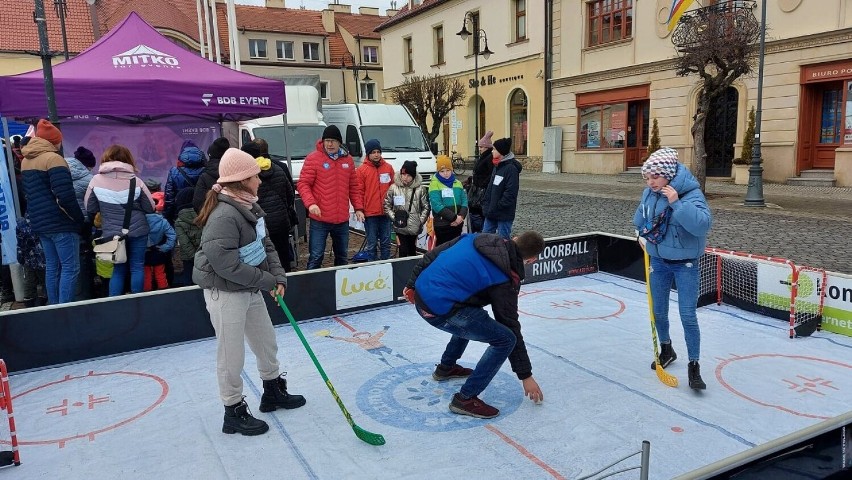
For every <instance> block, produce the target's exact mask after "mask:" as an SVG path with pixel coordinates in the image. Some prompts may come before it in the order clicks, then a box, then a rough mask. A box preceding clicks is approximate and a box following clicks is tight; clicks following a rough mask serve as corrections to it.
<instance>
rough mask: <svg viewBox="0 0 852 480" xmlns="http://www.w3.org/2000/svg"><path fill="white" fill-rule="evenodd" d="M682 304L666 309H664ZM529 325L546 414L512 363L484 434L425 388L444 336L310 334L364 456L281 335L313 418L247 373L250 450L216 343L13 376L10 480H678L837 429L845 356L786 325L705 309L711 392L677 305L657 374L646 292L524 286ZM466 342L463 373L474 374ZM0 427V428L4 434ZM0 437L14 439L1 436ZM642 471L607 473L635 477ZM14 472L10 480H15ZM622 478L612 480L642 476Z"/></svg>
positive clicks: (361, 324)
mask: <svg viewBox="0 0 852 480" xmlns="http://www.w3.org/2000/svg"><path fill="white" fill-rule="evenodd" d="M673 298H676V294H673ZM519 307H520V310H521V313H520V315H521V322H522V324H523V334H524V338H525V341H526V345H527V349H528V351H529V355H530V358H531V360H532V364H533V373H534V376H535V378H536V380H537V381H538V382H539V384H540V385H541V388H542V390H543V391H544V395H545V400H544V402H543V403H542V404H541V405H535V404H533V403H532V402H531V401H529V400H528V399H525V398H524V396H523V389H522V387H521V383H520V381H519V380H518V379H517V377H516V376H515V375H514V374H513V373H512V371H511V368H510V366H509V365H508V363H507V364H506V365H504V367H503V369H502V370H501V371H500V372H499V373H498V375H497V376H496V377H495V379H494V382H493V383H492V384H491V385H490V386H489V388H488V389H486V390H485V392H483V394H482V395H481V397H482V398H483V400H485V401H487V402H489V403H492V404H494V405H495V406H497V407H498V408H500V409H501V411H502V414H501V415H500V416H499V417H497V418H495V419H492V420H478V419H473V418H470V417H464V416H458V415H455V414H452V413H450V412H449V411H448V409H447V404H448V403H449V400H450V398H451V396H452V394H453V393H455V392H456V391H458V388H459V386H460V385H461V383H462V381H461V380H453V381H449V382H444V383H439V382H436V381H434V380H432V378H431V372H432V370H433V368H434V364H435V363H437V361H438V360H439V358H440V355H441V352H442V351H443V347H444V345H445V344H446V342H447V340H448V336H447V335H446V334H445V333H443V332H441V331H439V330H437V329H434V328H432V327H430V326H429V325H428V324H427V323H425V322H424V321H423V320H422V319H420V318H419V317H418V316H417V315H416V313H415V312H414V310H413V307H411V306H409V305H399V306H393V307H387V308H382V309H377V310H371V311H364V312H358V313H354V314H346V315H344V316H338V317H331V318H323V319H318V320H313V321H309V322H304V323H302V324H301V328H302V330H303V332H304V333H305V335H306V337H307V338H308V340H309V342H310V343H311V346H312V348H313V349H314V351H315V353H316V355H317V357H318V358H319V360H320V362H321V363H322V366H323V368H324V369H325V371H326V372H327V374H328V376H329V378H330V379H331V382H332V383H333V384H334V387H335V389H336V390H337V392H338V393H339V394H340V396H341V399H342V401H343V402H344V403H345V404H346V407H347V408H348V409H349V411H350V412H351V413H352V416H353V418H354V420H355V422H356V423H357V424H358V425H360V426H361V427H363V428H365V429H366V430H369V431H372V432H377V433H381V434H383V435H384V436H385V438H386V440H387V444H386V445H384V446H381V447H374V446H370V445H367V444H366V443H363V442H361V441H360V440H358V439H357V438H356V437H355V435H354V434H353V432H352V429H351V428H350V427H349V425H348V423H346V420H345V419H344V418H343V416H342V415H341V412H340V410H339V409H338V406H337V404H336V403H335V401H334V399H333V398H332V397H331V395H330V394H329V392H328V390H327V388H326V386H325V385H324V384H323V382H322V379H321V378H320V376H319V374H318V373H317V371H316V369H315V368H314V366H313V364H312V362H311V361H310V359H309V357H308V356H307V354H306V352H305V350H304V348H303V347H302V345H301V343H300V342H299V340H298V338H297V337H296V335H295V333H294V332H293V331H292V329H291V328H290V327H289V326H287V325H284V326H280V327H277V328H276V333H277V336H278V343H279V354H278V357H279V359H281V361H282V368H284V369H286V370H287V371H288V375H287V379H288V382H289V385H290V391H291V392H292V393H301V394H303V395H305V397H306V398H307V399H308V403H307V405H306V406H305V407H303V408H301V409H297V410H292V411H278V412H275V413H274V414H264V413H260V412H259V411H258V410H257V405H258V402H259V398H260V393H261V386H260V379H259V378H258V376H257V370H256V365H255V360H254V357H253V355H252V354H251V353H250V352H248V353H247V355H246V367H245V371H244V375H243V379H244V383H245V385H244V393H245V395H246V400H247V401H248V403H249V405H250V407H251V408H252V410H253V411H254V413H255V414H256V415H257V416H258V417H259V418H261V419H264V420H266V421H267V422H269V424H270V427H271V429H270V432H269V433H267V434H265V435H262V436H259V437H242V436H239V435H224V434H222V433H221V431H220V430H221V426H222V406H221V405H220V401H219V398H218V394H217V387H216V376H215V351H216V343H215V340H202V341H197V342H193V343H188V344H183V345H176V346H170V347H164V348H159V349H152V350H148V351H144V352H138V353H132V354H126V355H120V356H115V357H111V358H104V359H98V360H94V361H86V362H82V363H77V364H72V365H65V366H61V367H55V368H49V369H45V370H41V371H32V372H27V373H22V374H19V375H14V376H13V377H12V378H11V387H12V394H13V402H14V411H15V419H16V421H17V431H18V439H19V442H20V443H21V447H20V448H21V460H22V465H21V466H19V467H15V469H14V470H13V471H8V472H4V473H7V474H13V475H16V478H53V477H54V476H55V475H56V474H57V473H58V472H62V477H63V478H70V479H114V478H121V479H122V480H129V479H136V478H139V479H142V478H145V479H148V478H152V476H155V478H167V479H170V478H175V479H177V478H205V479H218V478H233V479H242V478H253V477H261V476H266V475H270V474H271V473H272V472H277V474H278V475H279V476H282V478H287V479H288V480H290V479H293V480H295V479H303V478H304V479H377V478H387V479H397V478H417V479H419V478H424V479H425V478H430V479H444V478H447V479H450V478H494V479H503V478H505V479H516V478H524V479H538V478H541V479H552V478H564V479H575V478H579V477H582V476H585V475H588V474H591V473H592V472H594V471H596V470H599V469H600V468H603V467H605V466H606V465H609V464H610V463H612V462H614V461H615V460H617V459H619V458H622V457H625V456H627V455H629V454H631V453H633V452H638V451H639V449H640V448H641V442H642V441H643V440H648V441H650V444H651V457H650V478H652V479H665V478H672V477H674V476H676V475H680V474H683V473H686V472H689V471H691V470H694V469H696V468H698V467H700V466H703V465H706V464H708V463H711V462H714V461H717V460H720V459H722V458H725V457H727V456H730V455H732V454H735V453H738V452H742V451H744V450H747V449H749V448H751V447H753V446H756V445H759V444H762V443H765V442H767V441H769V440H772V439H775V438H778V437H780V436H783V435H786V434H789V433H791V432H794V431H797V430H800V429H802V428H804V427H807V426H809V425H813V424H816V423H819V422H820V421H822V420H824V419H827V418H830V417H833V416H836V415H839V414H842V413H845V412H846V411H847V410H848V409H849V402H848V398H849V393H848V392H850V391H852V375H850V373H852V339H850V338H847V337H842V336H839V335H835V334H830V333H826V332H817V333H816V334H814V335H813V336H812V337H809V338H798V339H794V340H790V339H788V338H787V325H785V324H784V323H783V322H780V321H778V320H775V319H770V318H766V317H761V316H759V315H755V314H751V313H747V312H744V311H742V310H738V309H735V308H732V307H727V306H721V307H720V306H715V305H712V306H708V307H703V308H701V309H699V321H700V324H701V333H702V345H701V346H702V354H701V359H702V362H701V364H702V374H703V377H704V380H705V381H706V382H707V384H708V388H707V390H706V391H705V392H702V393H696V392H694V391H692V390H690V389H688V388H687V386H686V363H687V362H686V348H685V345H684V342H683V332H682V329H681V327H680V324H679V321H678V317H677V305H676V303H675V302H672V303H671V315H672V320H673V321H672V332H671V333H672V337H673V339H674V347H675V349H676V351H677V353H678V356H679V358H678V360H677V361H676V362H674V363H673V364H672V365H671V366H670V367H669V368H668V369H667V371H668V372H670V373H671V374H673V375H675V376H677V377H678V378H679V380H680V382H681V385H680V387H678V388H676V389H675V388H669V387H666V386H665V385H663V384H662V383H660V381H659V380H658V379H657V377H656V375H655V374H654V372H653V371H652V370H651V369H650V363H651V360H652V351H653V350H652V344H651V331H650V323H649V319H648V306H647V303H646V293H645V286H644V284H643V283H640V282H636V281H633V280H628V279H624V278H622V277H617V276H613V275H609V274H605V273H595V274H590V275H585V276H581V277H572V278H567V279H560V280H553V281H548V282H542V283H536V284H532V285H527V286H525V287H524V288H523V292H522V296H521V298H520V305H519ZM483 350H484V346H483V345H482V344H476V343H472V344H471V345H470V346H469V347H468V351H467V353H466V355H465V356H464V357H463V358H462V361H461V363H462V364H464V365H466V366H471V367H472V366H473V365H474V364H475V362H476V360H477V359H478V358H479V356H480V355H481V354H482V352H483ZM2 429H3V427H0V430H2ZM0 437H1V438H3V439H7V438H8V432H2V435H0ZM638 463H639V458H638V456H634V457H632V458H630V459H628V460H627V461H625V462H623V463H622V464H619V465H618V466H617V467H614V468H613V469H614V470H617V469H621V468H626V467H630V466H636V465H638ZM13 472H14V473H13ZM638 475H639V474H638V471H636V470H633V471H631V472H626V473H622V474H618V475H616V476H614V477H610V478H616V479H635V478H638Z"/></svg>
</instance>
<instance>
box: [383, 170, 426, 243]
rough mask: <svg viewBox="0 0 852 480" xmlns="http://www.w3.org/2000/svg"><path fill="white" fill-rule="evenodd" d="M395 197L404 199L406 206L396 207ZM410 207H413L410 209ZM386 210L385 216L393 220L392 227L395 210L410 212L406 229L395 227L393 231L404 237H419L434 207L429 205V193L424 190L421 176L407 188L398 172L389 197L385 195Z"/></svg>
mask: <svg viewBox="0 0 852 480" xmlns="http://www.w3.org/2000/svg"><path fill="white" fill-rule="evenodd" d="M395 196H401V197H403V198H404V199H405V205H404V206H394V204H393V197H395ZM412 197H414V198H412ZM409 205H410V206H411V208H410V209H409ZM384 210H385V215H387V216H388V218H390V220H391V226H393V217H394V211H395V210H409V212H408V225H407V226H406V227H405V228H396V227H393V229H394V231H395V232H396V233H399V234H402V235H418V234H419V233H420V232H421V231H422V230H423V225H425V224H426V220H427V219H428V218H429V213H430V212H431V211H432V207H431V206H430V205H429V192H427V191H426V189H425V188H423V186H422V183H421V182H420V175H414V177H413V179H412V180H411V185H409V186H405V184H403V183H402V177H401V176H400V175H399V172H397V173H396V175H394V177H393V185H391V187H390V188H389V189H388V193H387V195H385V201H384Z"/></svg>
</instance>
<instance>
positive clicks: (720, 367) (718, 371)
mask: <svg viewBox="0 0 852 480" xmlns="http://www.w3.org/2000/svg"><path fill="white" fill-rule="evenodd" d="M766 358H769V359H772V358H787V359H793V360H808V361H812V362H819V363H825V364H829V365H834V366H837V367H842V368H849V369H852V365H849V364H846V363H842V362H837V361H834V360H826V359H824V358H815V357H807V356H803V355H782V354H779V353H757V354H754V355H744V356H741V357H733V358H728V359H723V360H722V361H721V363H719V365H717V366H716V380H718V381H719V383H720V384H721V385H722V386H723V387H725V388H727V389H728V390H730V391H731V392H733V393H734V394H735V395H737V396H739V397H742V398H744V399H746V400H748V401H749V402H752V403H756V404H758V405H762V406H764V407H770V408H775V409H778V410H781V411H782V412H787V413H790V414H792V415H797V416H800V417H806V418H816V419H820V420H828V419H829V418H831V416H824V415H816V414H812V413H806V412H799V411H796V410H793V409H792V408H788V407H784V406H782V405H776V404H773V403H768V402H765V401H761V400H757V399H755V398H752V397H750V396H749V395H746V394H745V393H742V392H740V391H739V390H737V389H736V388H734V387H733V386H731V384H729V383H728V382H727V381H725V379H724V378H722V370H724V369H725V367H727V366H729V365H730V364H732V363H734V362H738V361H742V360H754V359H766ZM789 375H790V377H794V376H795V374H789ZM781 380H782V381H785V382H786V383H788V384H789V386H788V387H787V388H788V389H793V388H794V386H793V384H792V382H790V381H789V380H785V379H783V378H782V379H781ZM805 380H806V381H800V382H801V384H802V385H804V386H808V387H809V389H810V387H813V386H818V385H819V384H816V383H811V382H808V381H807V379H805ZM829 383H831V382H830V381H828V382H827V383H823V384H825V385H827V384H829ZM828 388H830V389H832V390H837V387H834V386H830V385H829V386H828Z"/></svg>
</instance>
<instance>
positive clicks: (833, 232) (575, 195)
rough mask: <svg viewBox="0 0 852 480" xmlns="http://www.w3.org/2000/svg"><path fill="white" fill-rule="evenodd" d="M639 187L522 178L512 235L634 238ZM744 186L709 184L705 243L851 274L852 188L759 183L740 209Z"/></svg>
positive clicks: (610, 178) (623, 179) (629, 181)
mask: <svg viewBox="0 0 852 480" xmlns="http://www.w3.org/2000/svg"><path fill="white" fill-rule="evenodd" d="M643 187H644V183H643V182H642V180H641V178H640V177H639V176H638V175H636V176H630V175H577V174H545V173H524V174H522V175H521V194H520V198H519V201H518V215H517V217H516V219H515V224H514V230H515V232H520V231H523V230H528V229H535V230H538V231H540V232H541V233H542V234H543V235H544V236H545V237H548V236H559V235H568V234H574V233H583V232H591V231H602V232H609V233H617V234H622V235H631V236H632V235H633V224H632V221H633V213H634V212H635V210H636V206H637V204H638V202H639V196H640V194H641V191H642V188H643ZM746 190H747V187H746V186H745V185H734V184H733V183H731V182H729V181H720V180H708V181H707V187H706V192H707V197H708V201H709V203H710V207H711V209H712V210H713V228H712V229H711V231H710V235H709V237H708V245H709V246H713V247H718V248H724V249H730V250H739V251H746V252H750V253H755V254H761V255H770V256H778V257H782V258H787V259H790V260H792V261H794V262H796V263H797V264H804V265H812V266H816V267H823V268H825V269H827V270H830V271H835V272H843V273H849V274H852V252H850V246H849V245H850V242H849V239H850V238H852V188H825V187H796V186H790V185H779V184H764V198H765V201H766V203H767V207H765V208H756V207H745V206H743V205H742V202H743V199H744V198H745V195H746Z"/></svg>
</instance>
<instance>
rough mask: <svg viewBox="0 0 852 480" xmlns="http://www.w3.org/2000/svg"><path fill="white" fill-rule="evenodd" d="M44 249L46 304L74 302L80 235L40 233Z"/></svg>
mask: <svg viewBox="0 0 852 480" xmlns="http://www.w3.org/2000/svg"><path fill="white" fill-rule="evenodd" d="M38 238H39V240H40V241H41V247H42V248H43V249H44V283H45V287H46V288H47V303H48V304H49V305H56V304H57V303H68V302H73V301H74V294H76V293H77V276H78V275H80V235H79V234H77V233H72V232H59V233H40V234H39V236H38Z"/></svg>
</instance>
